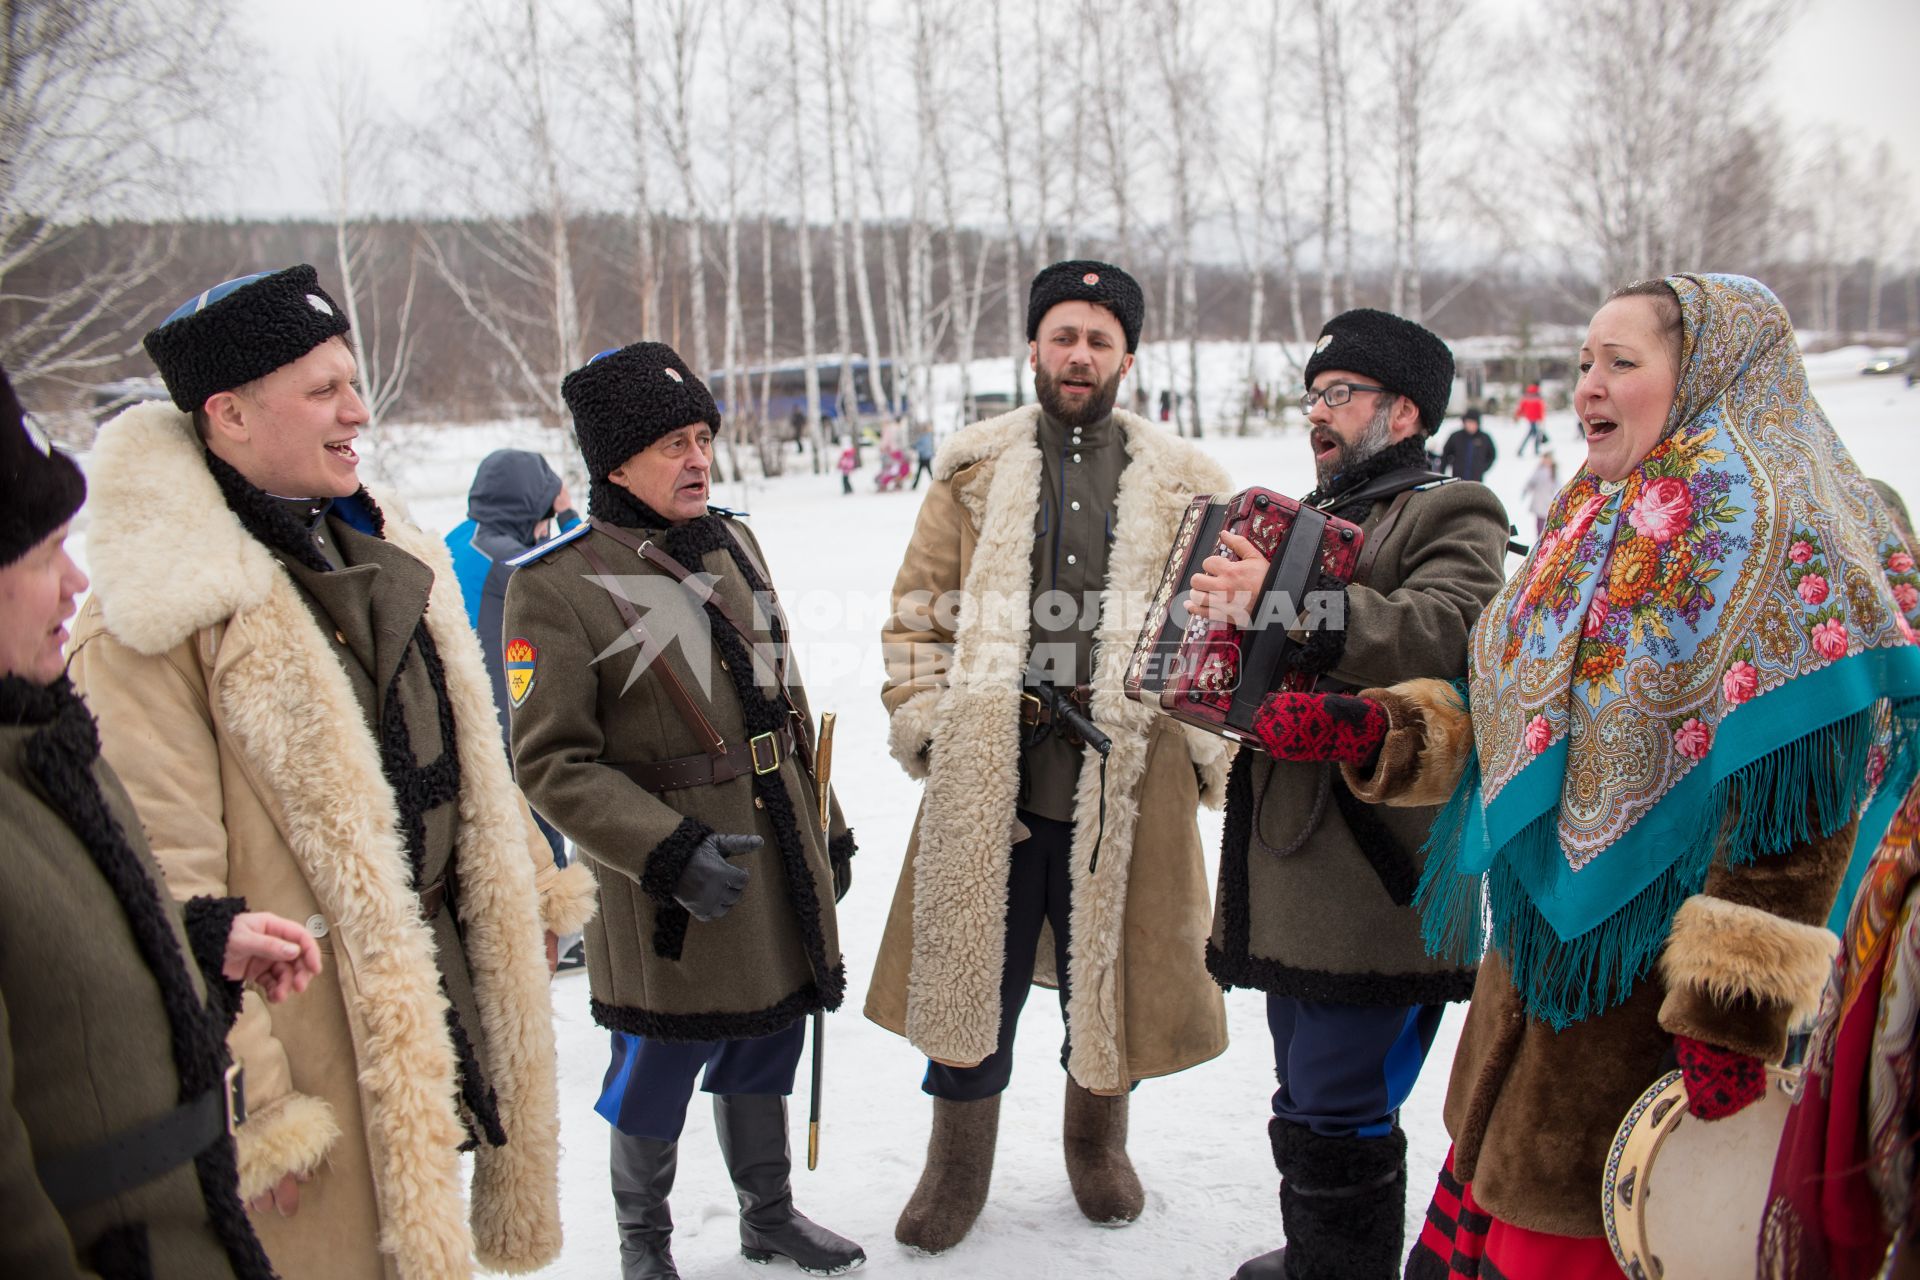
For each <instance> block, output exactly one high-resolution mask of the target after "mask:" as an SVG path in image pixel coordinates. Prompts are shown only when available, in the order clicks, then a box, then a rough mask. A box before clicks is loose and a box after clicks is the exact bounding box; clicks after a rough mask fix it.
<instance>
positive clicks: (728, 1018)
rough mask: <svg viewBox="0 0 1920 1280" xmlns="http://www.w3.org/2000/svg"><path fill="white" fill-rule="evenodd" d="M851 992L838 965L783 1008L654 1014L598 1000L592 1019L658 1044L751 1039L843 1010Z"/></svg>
mask: <svg viewBox="0 0 1920 1280" xmlns="http://www.w3.org/2000/svg"><path fill="white" fill-rule="evenodd" d="M846 994H847V970H846V966H845V965H835V966H834V967H833V969H832V971H831V972H829V973H828V974H827V982H826V986H825V988H824V989H822V988H821V986H820V985H819V984H817V983H812V982H809V983H808V984H807V985H806V986H804V987H801V988H800V989H799V990H798V991H796V992H794V993H793V994H792V995H790V996H787V997H785V998H783V999H782V1000H781V1001H780V1002H779V1003H778V1004H774V1005H770V1006H768V1007H767V1008H765V1009H756V1010H754V1011H753V1012H751V1013H655V1012H653V1011H652V1010H650V1009H638V1008H634V1007H632V1006H630V1005H613V1004H604V1003H602V1002H601V1001H599V1000H595V1001H593V1002H592V1009H593V1020H594V1021H595V1022H597V1023H599V1024H600V1025H601V1026H603V1027H605V1028H606V1029H607V1030H609V1031H624V1032H627V1033H628V1034H629V1035H636V1036H647V1037H649V1038H651V1039H654V1040H677V1041H689V1040H693V1041H697V1040H748V1039H752V1038H753V1037H755V1036H770V1035H772V1034H773V1033H774V1032H776V1031H784V1030H786V1029H787V1028H788V1027H790V1026H792V1025H793V1024H794V1022H795V1021H797V1020H798V1019H800V1018H804V1017H806V1016H807V1015H808V1014H810V1013H813V1012H815V1011H817V1010H825V1011H827V1012H831V1011H833V1010H835V1009H838V1008H839V1007H840V1002H841V1001H842V1000H844V999H845V998H846Z"/></svg>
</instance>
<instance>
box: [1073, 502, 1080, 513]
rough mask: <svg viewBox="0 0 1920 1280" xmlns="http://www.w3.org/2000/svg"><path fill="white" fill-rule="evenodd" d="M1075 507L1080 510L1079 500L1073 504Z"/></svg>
mask: <svg viewBox="0 0 1920 1280" xmlns="http://www.w3.org/2000/svg"><path fill="white" fill-rule="evenodd" d="M1073 509H1074V510H1075V511H1078V510H1079V509H1080V504H1079V503H1077V502H1076V503H1074V504H1073Z"/></svg>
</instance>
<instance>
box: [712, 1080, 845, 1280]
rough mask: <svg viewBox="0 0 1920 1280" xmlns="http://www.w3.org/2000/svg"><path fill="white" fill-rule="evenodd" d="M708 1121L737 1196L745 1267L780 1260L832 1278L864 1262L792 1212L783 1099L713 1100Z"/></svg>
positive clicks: (840, 1240)
mask: <svg viewBox="0 0 1920 1280" xmlns="http://www.w3.org/2000/svg"><path fill="white" fill-rule="evenodd" d="M713 1121H714V1130H715V1132H716V1133H717V1134H718V1136H719V1139H720V1154H721V1155H722V1156H724V1157H726V1161H727V1172H728V1173H730V1174H732V1175H733V1187H734V1190H735V1191H736V1192H738V1193H739V1196H740V1252H741V1253H742V1254H744V1255H745V1256H746V1258H747V1260H748V1261H749V1262H771V1261H772V1260H773V1259H774V1258H775V1257H781V1258H786V1259H789V1260H790V1261H791V1262H792V1263H793V1264H794V1265H795V1266H797V1267H799V1268H800V1269H801V1270H802V1271H805V1272H807V1273H808V1274H809V1275H816V1276H837V1275H844V1274H845V1273H846V1272H849V1271H851V1270H853V1269H854V1268H855V1267H857V1266H859V1265H860V1264H861V1263H863V1262H865V1261H866V1260H867V1253H866V1250H864V1249H862V1248H861V1247H860V1246H859V1245H857V1244H855V1243H854V1242H853V1241H851V1240H849V1239H847V1238H846V1237H844V1236H839V1235H835V1234H834V1233H833V1232H831V1231H829V1230H827V1229H826V1228H825V1227H823V1226H821V1225H820V1224H819V1223H817V1222H814V1221H813V1220H812V1219H811V1218H808V1217H807V1216H806V1215H805V1214H803V1213H801V1212H800V1211H799V1210H798V1209H796V1208H794V1207H793V1183H792V1180H791V1177H790V1174H791V1171H792V1157H791V1156H790V1154H789V1150H788V1146H787V1100H786V1099H785V1098H783V1097H781V1096H779V1095H778V1094H768V1093H721V1094H715V1095H714V1099H713Z"/></svg>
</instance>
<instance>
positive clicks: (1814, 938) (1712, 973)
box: [1660, 894, 1840, 1040]
mask: <svg viewBox="0 0 1920 1280" xmlns="http://www.w3.org/2000/svg"><path fill="white" fill-rule="evenodd" d="M1839 947H1840V940H1839V939H1838V938H1837V937H1835V936H1834V935H1833V934H1832V933H1831V932H1830V931H1829V930H1827V929H1825V928H1822V927H1821V926H1819V925H1812V924H1801V923H1799V922H1798V921H1794V920H1787V919H1784V918H1783V917H1780V916H1776V915H1774V914H1773V913H1772V912H1770V911H1762V910H1761V909H1760V908H1758V907H1748V906H1743V905H1741V904H1740V903H1737V902H1729V901H1727V900H1726V899H1724V898H1714V897H1709V896H1707V895H1706V894H1695V895H1694V896H1693V897H1691V898H1688V899H1687V900H1686V901H1685V902H1683V903H1681V904H1680V910H1679V911H1677V912H1675V913H1674V917H1673V931H1672V933H1670V934H1669V935H1668V937H1667V946H1666V950H1665V951H1663V952H1662V953H1661V955H1660V975H1661V977H1663V978H1664V979H1666V983H1667V989H1668V991H1669V992H1674V993H1677V992H1680V991H1682V990H1686V989H1691V990H1693V991H1695V992H1698V993H1699V994H1701V995H1704V996H1706V997H1707V998H1708V999H1709V1000H1711V1001H1712V1002H1713V1003H1714V1004H1716V1005H1733V1004H1735V1003H1737V1002H1740V1001H1743V1000H1744V1001H1750V1002H1753V1003H1757V1004H1762V1005H1779V1006H1783V1007H1784V1008H1785V1009H1786V1010H1787V1016H1788V1019H1789V1021H1790V1022H1792V1023H1796V1024H1797V1023H1803V1022H1807V1021H1811V1020H1812V1018H1813V1016H1814V1015H1815V1014H1816V1013H1818V1012H1819V1009H1820V994H1821V992H1822V991H1824V990H1825V989H1826V985H1827V977H1828V975H1829V974H1831V973H1832V972H1833V957H1834V953H1835V952H1836V951H1838V950H1839ZM1708 1039H1709V1040H1711V1039H1712V1037H1708Z"/></svg>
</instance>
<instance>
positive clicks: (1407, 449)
mask: <svg viewBox="0 0 1920 1280" xmlns="http://www.w3.org/2000/svg"><path fill="white" fill-rule="evenodd" d="M1427 469H1428V466H1427V442H1426V441H1425V440H1424V439H1422V438H1421V437H1419V436H1408V437H1407V438H1406V439H1405V440H1402V441H1400V443H1398V444H1390V445H1388V446H1387V447H1386V448H1384V449H1382V450H1381V451H1380V452H1378V453H1376V454H1374V455H1373V456H1372V457H1371V458H1368V459H1366V460H1365V461H1363V462H1361V463H1360V464H1359V465H1358V466H1356V467H1354V468H1352V469H1351V470H1348V471H1342V472H1341V473H1340V474H1339V475H1337V476H1335V477H1334V478H1333V479H1332V480H1331V481H1330V482H1328V483H1327V484H1323V485H1321V486H1320V487H1318V488H1316V489H1315V490H1314V491H1313V492H1311V493H1309V494H1308V495H1307V496H1306V497H1304V498H1302V499H1301V501H1302V502H1304V503H1306V504H1307V505H1308V506H1310V507H1319V508H1320V509H1321V510H1322V511H1325V512H1327V513H1328V514H1329V515H1336V516H1339V517H1340V518H1341V519H1343V520H1352V521H1354V522H1356V523H1358V522H1359V521H1361V520H1364V519H1366V517H1367V513H1366V511H1343V510H1341V508H1342V507H1344V506H1347V505H1349V504H1348V503H1345V502H1343V501H1342V500H1341V497H1340V495H1342V494H1346V493H1353V492H1354V491H1355V490H1357V489H1359V488H1360V486H1361V485H1363V484H1365V483H1367V482H1368V481H1369V480H1376V479H1378V478H1379V477H1381V476H1384V475H1386V474H1387V473H1389V472H1392V471H1406V470H1421V471H1425V470H1427ZM1389 496H1391V495H1389ZM1378 501H1379V499H1378V498H1376V499H1374V500H1373V501H1371V502H1368V503H1367V509H1368V510H1372V508H1373V505H1374V502H1378Z"/></svg>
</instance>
